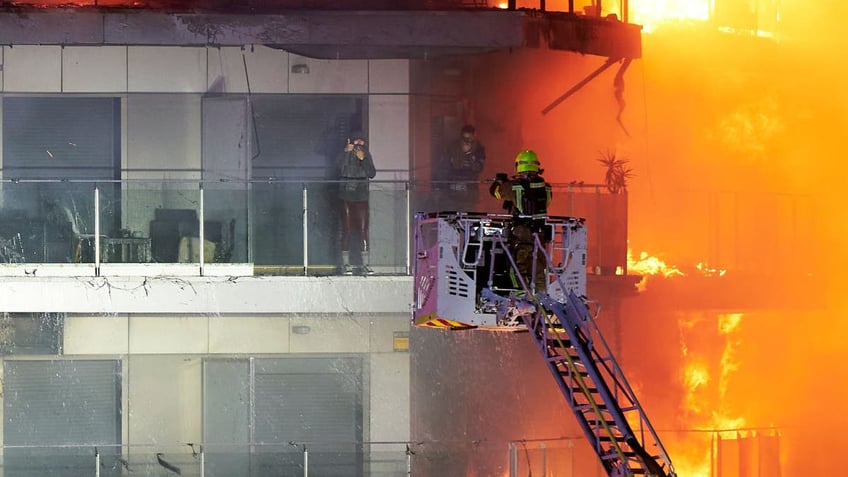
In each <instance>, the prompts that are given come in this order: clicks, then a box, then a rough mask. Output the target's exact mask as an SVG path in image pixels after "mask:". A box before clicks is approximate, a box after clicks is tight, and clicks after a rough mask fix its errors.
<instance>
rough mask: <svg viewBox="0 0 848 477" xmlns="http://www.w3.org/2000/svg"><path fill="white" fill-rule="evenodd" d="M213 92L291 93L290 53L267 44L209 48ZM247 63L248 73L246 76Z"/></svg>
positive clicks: (210, 79) (210, 84) (209, 79)
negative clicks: (289, 74) (245, 66)
mask: <svg viewBox="0 0 848 477" xmlns="http://www.w3.org/2000/svg"><path fill="white" fill-rule="evenodd" d="M208 52H209V78H208V83H209V91H211V92H219V93H246V92H247V90H248V88H247V86H248V80H249V81H250V92H251V93H287V92H288V71H289V54H288V53H287V52H285V51H283V50H278V49H275V48H268V47H266V46H246V47H244V48H236V47H225V48H211V47H210V48H209V49H208ZM245 62H246V63H247V75H245V68H244V65H245Z"/></svg>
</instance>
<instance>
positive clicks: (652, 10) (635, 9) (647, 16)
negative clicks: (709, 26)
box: [629, 0, 710, 32]
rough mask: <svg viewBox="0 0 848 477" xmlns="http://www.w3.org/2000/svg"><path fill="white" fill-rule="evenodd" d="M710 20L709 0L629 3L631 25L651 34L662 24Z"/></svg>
mask: <svg viewBox="0 0 848 477" xmlns="http://www.w3.org/2000/svg"><path fill="white" fill-rule="evenodd" d="M709 18H710V2H709V0H637V1H631V2H630V17H629V20H630V22H631V23H636V24H638V25H642V26H643V28H644V31H646V32H651V31H653V30H655V29H656V27H657V26H659V25H660V24H662V23H667V22H671V21H680V20H701V21H706V20H709Z"/></svg>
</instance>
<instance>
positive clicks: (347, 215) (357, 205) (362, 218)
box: [341, 200, 369, 252]
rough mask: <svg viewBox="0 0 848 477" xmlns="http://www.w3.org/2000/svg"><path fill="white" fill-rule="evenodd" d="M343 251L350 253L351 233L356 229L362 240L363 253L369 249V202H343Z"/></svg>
mask: <svg viewBox="0 0 848 477" xmlns="http://www.w3.org/2000/svg"><path fill="white" fill-rule="evenodd" d="M341 212H342V251H343V252H349V251H350V231H351V230H352V229H353V228H356V229H357V230H358V231H359V237H360V238H361V239H362V252H367V251H368V249H369V247H368V201H367V200H366V201H361V202H349V201H344V200H343V201H342V211H341Z"/></svg>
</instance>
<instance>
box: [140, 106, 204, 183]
mask: <svg viewBox="0 0 848 477" xmlns="http://www.w3.org/2000/svg"><path fill="white" fill-rule="evenodd" d="M126 104H127V121H126V130H127V159H126V167H127V168H130V169H142V168H143V169H156V168H165V169H197V170H199V169H200V148H201V146H200V144H201V140H200V130H201V116H200V95H185V94H135V95H129V96H128V97H127V103H126ZM131 178H134V179H138V178H153V179H161V178H163V174H162V173H161V172H157V173H134V174H133V175H132V176H131ZM167 178H172V179H179V178H189V179H193V178H199V173H197V172H195V173H187V172H184V171H182V172H176V173H169V174H168V175H167Z"/></svg>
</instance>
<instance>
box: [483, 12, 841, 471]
mask: <svg viewBox="0 0 848 477" xmlns="http://www.w3.org/2000/svg"><path fill="white" fill-rule="evenodd" d="M838 9H839V10H837V9H834V8H831V6H829V7H828V8H827V9H825V8H822V5H813V4H809V3H804V4H802V3H801V2H799V1H797V0H795V1H792V2H788V3H786V2H783V3H781V4H780V17H779V18H780V21H779V22H777V23H773V24H771V27H773V29H774V31H772V32H770V34H769V35H766V36H756V35H753V34H752V33H751V31H743V30H736V31H726V29H725V31H719V30H718V29H717V28H716V25H715V24H711V23H705V22H688V23H678V24H676V25H670V26H664V27H662V28H657V29H656V30H655V31H654V32H653V33H651V34H646V35H644V36H643V57H642V58H641V59H638V60H636V61H634V62H633V63H632V64H631V65H630V67H629V69H628V71H627V72H626V73H625V74H624V75H623V80H624V84H623V87H624V89H623V91H617V89H616V84H615V67H612V68H609V69H607V70H606V71H605V72H603V73H601V74H600V75H598V77H597V78H595V79H594V80H593V81H591V82H590V83H589V84H588V85H586V86H585V87H583V88H582V89H581V90H580V91H579V92H578V93H577V94H575V95H573V96H572V97H570V98H568V99H567V100H566V101H564V102H562V103H561V104H560V105H558V106H557V107H556V108H554V109H552V110H551V111H550V112H549V113H548V114H545V115H543V114H542V113H541V111H542V110H543V109H544V108H545V107H546V106H547V105H549V104H550V103H551V102H552V101H553V100H555V99H556V98H557V97H559V96H560V95H561V94H562V93H564V92H565V91H567V90H568V89H569V88H571V87H572V86H573V85H575V84H577V83H578V82H579V81H580V80H582V79H583V78H585V77H586V76H588V75H590V74H591V73H592V72H593V71H595V70H596V69H597V68H598V67H600V66H601V65H602V64H603V62H604V61H605V59H604V58H598V57H591V56H581V55H577V54H573V53H567V52H555V51H545V50H522V51H521V52H503V53H496V54H492V55H487V56H486V57H483V58H480V59H479V61H478V64H477V66H476V67H475V69H474V84H473V85H472V93H470V94H471V95H472V97H473V103H474V104H475V105H476V112H477V115H478V117H479V118H481V119H480V120H478V126H479V127H478V131H479V132H480V136H481V139H482V140H483V141H484V142H486V143H487V145H488V146H490V147H489V154H490V158H491V160H490V163H489V164H488V165H487V168H488V169H489V172H493V171H495V170H509V169H510V166H511V164H510V162H511V161H510V160H511V157H513V156H514V153H515V151H518V150H520V149H523V148H531V149H535V150H536V151H537V152H538V153H539V156H540V158H541V161H542V165H543V167H544V168H545V170H546V174H545V175H546V178H547V179H548V180H549V181H552V182H560V183H564V182H571V181H574V180H576V181H580V180H582V181H585V182H586V183H601V182H602V178H603V173H604V170H603V169H602V167H600V166H599V164H598V162H597V160H596V159H597V158H598V157H600V155H601V154H603V153H604V152H605V151H610V150H613V151H616V153H617V155H618V156H619V157H626V158H627V159H628V160H629V166H630V167H631V168H632V169H633V172H634V177H633V178H632V179H631V182H630V183H629V184H628V192H629V217H628V221H629V222H628V224H629V231H628V236H629V240H630V245H631V247H632V248H633V249H634V252H636V253H638V252H639V251H642V250H647V251H649V252H651V253H652V254H657V255H661V256H662V257H663V259H664V260H665V261H666V262H667V263H669V265H673V266H677V267H680V268H681V269H685V270H691V269H692V267H694V266H695V265H696V264H698V263H705V264H706V265H707V266H709V267H711V268H718V269H722V270H727V275H726V276H725V277H711V278H709V279H704V280H698V279H693V278H691V277H688V278H683V279H681V278H680V277H671V278H667V279H663V281H664V282H666V285H668V284H669V283H671V282H672V281H674V280H678V282H677V284H675V285H673V286H671V285H669V286H666V287H662V286H659V287H658V286H656V285H659V284H660V283H659V282H655V283H654V285H655V287H654V290H653V291H651V286H652V284H651V281H650V280H649V282H648V290H649V293H646V294H643V295H640V297H638V298H636V299H634V300H633V303H631V304H630V305H629V306H628V308H627V309H626V310H625V313H624V315H625V317H626V319H625V320H624V331H623V333H622V334H623V339H622V340H621V343H619V345H620V347H621V349H622V350H624V351H623V357H622V362H623V365H624V369H625V372H626V373H628V374H630V373H632V374H633V375H634V376H635V381H636V382H637V385H638V386H639V389H640V390H644V392H645V393H646V396H645V397H644V398H643V403H647V404H646V407H648V410H649V411H653V412H654V413H655V414H654V415H656V418H655V419H656V420H658V421H659V423H658V427H665V428H667V429H680V428H681V427H685V426H687V425H689V426H694V425H699V426H701V425H708V424H709V423H704V422H702V421H703V420H695V419H689V421H687V420H686V419H684V418H685V417H686V416H687V414H686V412H689V411H685V403H684V397H685V395H686V391H685V389H683V386H684V376H683V368H682V367H683V366H684V365H685V363H686V360H685V359H684V358H685V356H684V352H683V351H682V350H683V347H684V345H685V346H688V347H689V348H690V349H698V351H699V353H700V357H701V358H703V359H704V360H705V361H706V362H707V363H708V365H709V366H708V367H707V368H705V369H708V370H709V372H710V373H712V376H711V378H712V381H710V383H708V384H705V386H714V387H713V388H711V389H712V393H711V394H707V395H700V396H698V395H696V398H698V399H701V400H702V401H703V402H701V403H700V404H701V405H702V406H704V407H705V408H707V411H709V410H710V409H709V408H710V407H712V408H713V409H712V410H713V411H719V410H720V411H721V415H722V416H724V417H725V418H727V422H730V421H731V420H732V419H733V418H736V417H738V418H743V419H744V421H745V422H746V423H747V424H748V425H750V426H762V427H771V426H774V427H775V428H776V429H778V430H779V431H780V432H781V433H782V436H783V441H782V443H781V447H782V449H783V453H784V456H785V462H784V471H785V472H786V474H788V475H795V474H798V475H802V474H812V473H823V474H824V473H836V472H837V469H838V467H837V465H839V463H838V460H837V458H836V457H835V456H833V455H831V454H834V452H833V451H834V450H835V449H839V448H841V447H842V444H843V443H845V442H846V439H845V438H844V437H841V434H839V433H836V434H831V432H832V431H834V430H835V429H839V428H844V426H845V424H846V423H848V422H846V418H845V417H844V416H843V415H842V412H841V410H840V404H841V403H842V402H845V399H846V397H848V390H846V386H845V385H843V384H842V383H843V382H844V380H845V377H846V376H845V374H846V373H845V371H844V370H843V368H844V366H843V365H841V363H842V362H843V361H844V359H845V358H846V354H848V351H846V349H848V348H845V346H844V345H843V343H842V341H843V338H842V337H843V336H845V335H846V331H848V323H847V322H846V320H844V319H843V316H844V315H845V312H846V304H845V303H844V299H843V298H842V296H841V295H842V294H841V291H842V289H843V288H844V286H845V278H843V275H844V274H843V272H842V270H843V269H844V267H845V266H846V265H848V253H846V251H848V246H846V245H848V244H846V242H847V241H848V220H846V215H848V214H846V212H845V211H844V210H843V208H844V206H843V205H842V203H843V202H844V199H843V198H842V194H843V190H845V185H844V183H845V182H846V178H848V160H846V159H845V158H844V156H845V150H846V147H845V145H844V140H843V135H844V131H845V130H846V126H848V124H846V123H848V87H846V85H845V84H844V83H845V78H846V77H848V75H846V73H848V71H846V70H848V65H846V64H845V63H844V62H842V61H841V60H840V59H839V58H840V56H841V55H840V53H841V52H842V51H845V49H846V47H848V36H845V35H842V34H840V32H841V31H842V30H844V27H843V26H842V25H840V24H839V21H840V19H841V18H843V17H844V13H846V10H848V7H846V6H844V5H842V6H839V7H838ZM617 93H620V94H622V95H623V96H622V98H623V99H624V103H625V104H626V109H624V111H623V112H621V117H620V119H621V122H622V124H623V125H624V127H625V128H626V131H625V129H624V128H622V127H621V125H620V124H618V122H617V117H618V114H619V111H620V102H619V101H617V98H616V94H617ZM628 132H629V135H628V134H627V133H628ZM554 200H556V198H555V199H554ZM722 280H724V281H722ZM725 313H741V314H742V318H741V320H740V324H739V326H738V329H737V330H735V331H734V334H732V335H727V336H724V335H721V334H720V333H719V332H718V322H719V319H720V315H722V314H725ZM692 316H701V317H702V319H703V323H702V325H700V326H699V327H697V328H695V329H691V330H688V331H687V332H686V333H682V332H681V325H680V323H681V322H685V321H686V320H689V319H691V318H692ZM731 351H732V353H731ZM728 353H730V354H728ZM723 356H724V357H725V359H730V358H728V356H730V357H732V358H733V360H734V362H733V363H731V364H732V367H730V368H728V369H726V370H725V374H724V375H723V377H722V378H720V376H722V375H721V372H722V357H723ZM725 364H728V363H725ZM719 383H721V385H722V387H723V388H724V391H723V392H722V393H720V392H718V390H717V386H718V385H719ZM704 415H705V416H709V412H707V414H704ZM688 416H689V417H690V418H692V415H691V412H690V414H688ZM824 436H827V438H826V441H827V444H826V445H823V444H822V439H823V437H824ZM827 449H830V452H829V451H827ZM672 459H674V456H673V455H672Z"/></svg>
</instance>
